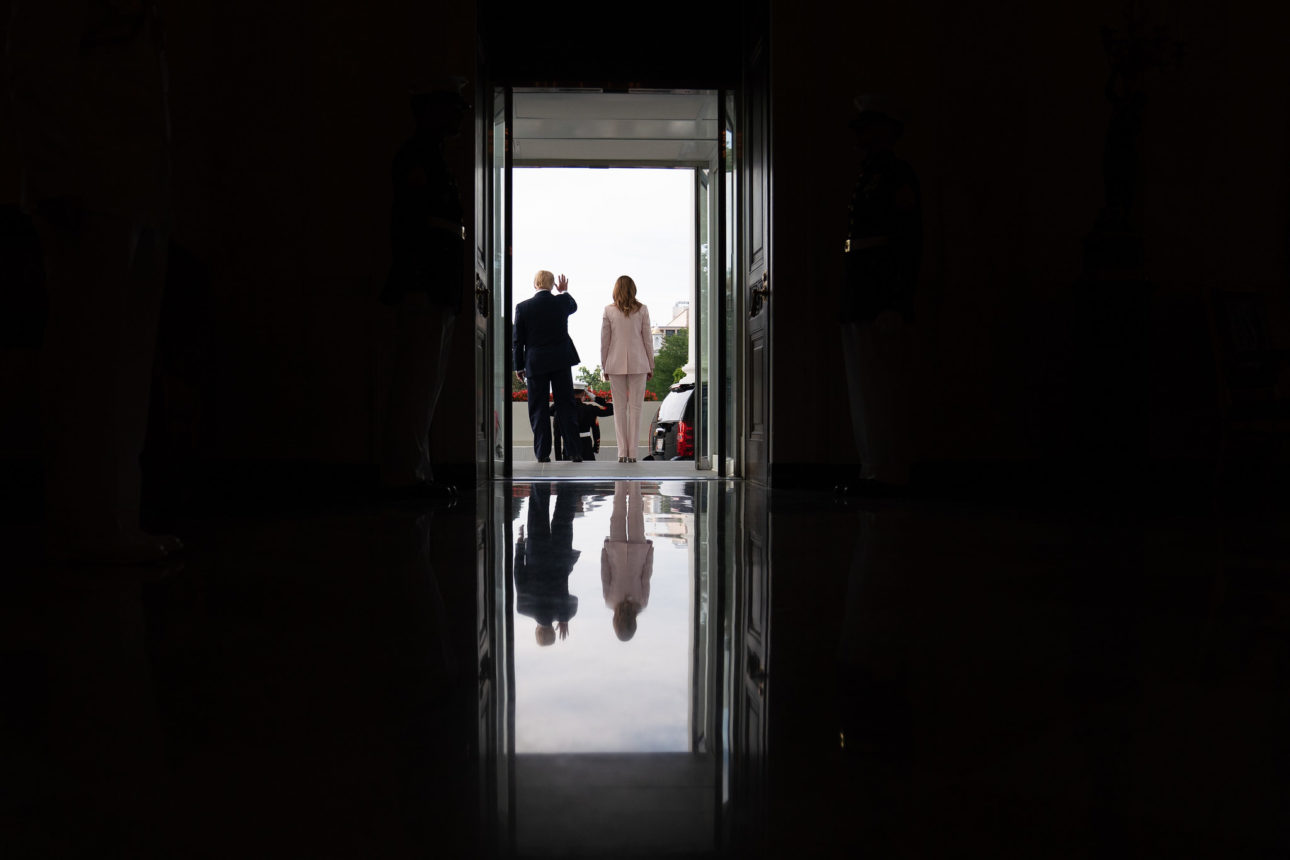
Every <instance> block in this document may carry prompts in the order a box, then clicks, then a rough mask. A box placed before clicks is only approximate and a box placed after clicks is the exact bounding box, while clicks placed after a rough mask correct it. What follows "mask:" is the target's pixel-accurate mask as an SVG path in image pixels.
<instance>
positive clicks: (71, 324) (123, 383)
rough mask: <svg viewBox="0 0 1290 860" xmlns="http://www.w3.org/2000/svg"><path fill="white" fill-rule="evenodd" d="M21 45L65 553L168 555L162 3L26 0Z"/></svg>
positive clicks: (50, 442) (51, 466)
mask: <svg viewBox="0 0 1290 860" xmlns="http://www.w3.org/2000/svg"><path fill="white" fill-rule="evenodd" d="M7 47H8V59H9V86H10V92H11V94H12V97H13V106H14V131H15V132H16V138H17V142H18V146H19V150H20V153H21V158H22V168H23V177H22V183H23V205H24V208H25V209H26V210H27V211H28V212H29V213H30V214H31V216H32V220H33V222H34V224H35V226H36V230H37V232H38V234H39V236H40V242H41V246H42V254H43V258H44V265H45V283H46V286H47V288H48V292H49V315H48V323H47V328H46V332H45V340H44V345H43V351H42V354H41V365H42V368H41V372H42V377H43V378H42V397H43V404H42V411H43V413H44V424H45V457H46V462H45V484H46V487H45V495H46V499H45V501H46V525H47V528H48V540H49V548H50V552H51V555H53V556H56V557H66V558H73V559H76V560H79V561H96V562H137V561H148V560H156V559H159V558H163V557H164V556H165V555H167V554H168V553H170V552H174V551H176V550H178V549H180V548H181V544H180V542H179V541H178V539H176V538H174V537H170V536H164V535H149V534H146V533H144V532H143V531H142V530H141V528H140V523H139V489H140V467H139V456H140V453H141V452H142V449H143V442H144V436H145V432H146V428H147V418H148V400H149V394H150V389H151V383H152V363H153V352H154V348H155V344H156V333H157V321H158V317H159V314H160V309H161V296H162V291H163V285H164V282H165V268H166V248H167V242H168V237H169V233H170V227H171V199H170V198H171V194H170V182H171V179H170V117H169V111H168V105H167V91H166V64H165V53H164V50H163V40H162V31H161V21H160V17H159V15H158V13H157V7H156V4H155V3H153V2H147V0H139V2H135V3H111V2H107V0H15V2H14V3H13V4H12V11H11V13H10V21H9V31H8V46H7Z"/></svg>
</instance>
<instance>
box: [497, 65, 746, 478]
mask: <svg viewBox="0 0 1290 860" xmlns="http://www.w3.org/2000/svg"><path fill="white" fill-rule="evenodd" d="M491 108H492V109H491V111H489V115H490V116H491V117H492V123H493V128H492V130H491V134H488V135H486V137H487V140H488V144H489V145H488V149H489V153H488V156H489V157H488V158H487V160H486V166H487V168H488V170H487V173H488V174H489V176H488V177H487V179H488V181H487V182H486V183H485V185H486V186H487V187H488V189H489V197H490V199H489V200H488V201H487V203H488V206H489V212H490V217H489V219H488V225H489V227H490V233H491V241H490V243H489V247H490V251H491V253H489V254H488V257H489V265H488V266H487V267H486V269H487V271H486V274H487V275H488V278H487V280H488V281H489V286H491V290H486V292H491V296H489V299H490V302H489V303H490V304H491V313H490V314H489V316H490V317H491V321H490V326H489V328H490V332H489V336H488V337H487V339H486V340H487V352H488V353H489V355H488V356H487V357H486V358H485V359H483V360H482V361H481V364H482V366H483V367H485V368H487V374H488V376H489V377H490V378H489V379H487V380H481V381H482V382H484V383H485V384H486V385H487V387H488V388H489V389H491V392H492V397H491V398H490V399H491V401H492V407H493V409H492V412H493V416H492V417H493V420H492V422H491V424H492V433H491V439H490V440H489V444H488V445H487V448H488V450H489V451H490V452H491V461H492V462H491V469H490V476H491V477H494V478H505V477H515V478H544V479H578V478H599V479H603V478H606V477H623V478H669V477H678V478H679V477H687V478H690V479H694V478H705V477H713V478H715V477H736V476H741V475H742V456H741V450H742V445H741V435H740V430H741V427H740V424H741V416H742V413H743V409H742V408H741V403H740V401H741V397H742V394H743V391H742V386H741V378H742V367H743V355H742V352H743V351H742V349H741V348H740V347H741V345H742V343H743V332H742V329H741V328H740V327H741V326H742V324H743V320H744V318H745V317H744V313H743V306H744V300H743V296H742V290H741V279H740V278H739V277H737V276H736V269H737V265H738V259H737V249H738V247H739V245H738V233H737V229H736V228H737V224H738V212H739V209H738V206H737V200H736V193H735V191H736V176H735V170H736V160H735V159H736V152H735V140H736V129H735V125H734V108H735V99H734V94H733V93H731V92H729V91H721V90H666V91H660V90H627V91H619V92H606V91H602V90H599V89H569V88H559V89H544V88H519V87H515V88H511V87H498V88H495V89H494V90H493V99H492V105H491ZM481 160H482V159H481ZM651 186H652V187H653V192H654V193H652V194H651V193H650V189H651ZM561 187H564V188H566V189H567V191H568V193H565V194H562V193H559V189H560V188H561ZM588 188H591V189H594V190H595V192H594V193H592V194H591V195H590V196H588V195H587V193H586V189H588ZM629 194H630V195H635V196H634V197H633V200H635V201H638V202H639V201H647V200H651V199H652V200H653V201H654V204H656V205H655V206H654V208H653V209H652V211H651V212H650V213H648V214H647V216H646V219H645V222H639V221H638V223H637V225H636V226H631V227H628V226H624V228H623V232H624V233H626V234H627V235H625V236H623V237H621V238H622V239H623V241H622V242H620V243H618V248H616V249H610V248H602V247H601V246H603V245H607V244H609V241H610V237H612V234H613V229H612V227H613V225H612V224H603V223H602V224H599V225H596V224H595V217H594V215H593V217H592V219H591V222H588V221H587V217H588V213H587V212H585V211H576V212H570V211H569V207H571V206H577V207H586V206H598V207H603V209H604V213H605V215H606V217H607V218H608V219H609V220H611V221H612V220H614V218H615V216H614V215H613V214H612V213H613V212H615V211H616V212H618V213H619V214H620V215H621V213H622V211H623V210H622V208H621V206H620V207H619V208H618V209H617V210H615V209H614V208H613V205H612V204H613V203H614V199H613V198H615V197H616V196H617V197H623V196H625V195H629ZM642 195H643V196H642ZM617 202H619V203H622V202H623V201H622V200H618V201H617ZM659 207H662V208H659ZM544 208H546V209H547V210H548V211H547V214H546V220H545V221H539V222H536V223H540V224H541V225H542V227H541V228H535V227H534V226H533V225H534V223H535V221H534V218H535V217H537V218H539V219H541V218H542V217H543V216H542V211H543V209H544ZM535 213H536V216H535ZM650 218H654V219H661V220H662V221H663V222H664V223H661V224H656V225H655V227H654V228H653V229H650V228H648V227H642V226H640V224H641V223H646V224H648V221H649V219H650ZM579 220H582V222H583V226H582V227H581V228H579V227H578V226H577V223H576V222H577V221H579ZM566 223H567V224H568V225H569V226H568V232H574V233H577V232H578V231H579V230H580V231H581V232H582V233H584V234H586V235H582V236H579V235H573V236H570V235H568V232H566V233H564V234H563V235H561V233H560V230H561V229H562V228H564V227H565V225H566ZM553 224H554V225H558V226H557V227H555V228H554V230H553V229H552V225H553ZM544 233H545V236H543V235H542V234H544ZM678 233H681V234H684V237H685V238H684V240H683V244H684V246H685V247H684V248H682V249H680V250H679V251H678V249H677V247H676V241H675V240H676V237H677V234H678ZM556 236H559V238H561V239H563V240H564V243H563V244H564V246H565V247H564V249H562V250H560V249H548V248H546V247H544V242H545V243H546V244H552V240H553V237H556ZM580 239H582V240H584V241H585V242H586V244H585V245H584V246H582V251H583V252H581V253H580V252H579V250H578V249H579V240H580ZM664 246H667V247H666V248H665V247H664ZM570 249H572V253H571V251H570ZM548 251H549V252H548ZM561 255H563V256H564V258H563V259H561V258H560V257H561ZM569 257H572V258H573V259H568V258H569ZM663 257H667V258H668V259H666V260H664V259H661V258H663ZM481 262H482V261H481ZM655 264H660V265H655ZM606 267H607V268H606ZM480 268H485V267H480ZM537 268H550V269H553V270H555V271H556V272H557V274H558V273H560V272H561V271H564V272H567V273H569V274H570V283H571V293H572V294H573V295H574V297H575V299H576V300H577V301H578V302H579V311H578V314H577V315H576V316H575V317H574V318H571V321H570V322H571V325H570V331H571V335H572V336H573V337H574V340H575V345H576V346H577V348H578V351H579V354H580V358H581V363H580V366H575V367H574V376H575V382H576V381H578V375H579V369H580V368H581V369H583V372H584V376H586V375H589V374H593V373H594V371H595V369H596V368H597V366H598V364H599V339H598V329H599V321H600V313H599V311H600V309H601V308H602V307H603V306H604V305H605V304H607V303H608V301H609V293H610V287H611V286H612V283H613V279H614V277H616V276H617V275H618V274H624V273H626V274H632V275H633V277H634V278H636V279H637V282H638V284H639V285H640V287H641V290H642V293H641V299H642V300H643V301H645V302H646V304H648V305H649V307H650V313H651V324H652V326H653V329H654V333H655V337H654V342H655V347H656V354H657V352H658V351H659V350H660V349H662V348H663V347H664V346H665V345H666V346H668V347H669V352H673V353H674V352H675V351H676V339H675V338H673V340H672V343H670V344H669V343H668V336H669V334H674V333H675V332H676V331H677V330H678V329H682V328H683V329H685V338H686V340H687V341H688V342H687V343H686V345H685V358H684V361H683V362H681V363H680V366H679V367H676V368H671V369H670V370H671V372H672V373H674V374H675V376H674V378H671V379H667V380H663V379H661V378H660V380H659V381H658V382H659V384H658V385H657V391H656V397H657V400H654V401H652V402H650V401H647V404H646V409H645V410H644V414H643V415H642V421H641V424H642V427H641V437H640V438H639V439H637V445H638V450H639V451H640V456H647V455H653V456H654V457H655V458H656V459H654V460H652V461H642V462H638V463H636V464H632V466H631V468H632V471H631V473H630V474H628V473H626V471H625V470H626V469H627V468H628V467H626V466H624V465H621V464H618V463H617V462H615V460H616V458H615V457H613V453H614V452H613V451H612V450H608V451H607V450H606V448H607V447H608V443H609V442H610V441H614V442H615V444H616V440H613V438H612V436H613V434H612V429H613V428H612V425H613V419H612V418H607V419H605V420H603V421H602V422H601V427H600V430H601V435H602V438H604V440H605V441H604V443H603V444H602V455H601V456H600V457H599V458H598V462H596V463H579V464H573V463H567V462H559V461H555V462H552V463H547V464H539V463H537V462H536V460H535V459H534V458H533V454H532V447H531V439H532V436H531V431H530V428H529V426H528V417H527V404H526V402H525V397H526V392H521V391H517V390H515V389H514V387H513V384H512V380H513V374H512V372H511V370H512V369H511V366H510V363H511V362H510V327H511V321H512V319H513V315H514V307H515V305H516V304H517V303H518V301H520V300H522V299H524V298H527V297H528V295H530V294H531V292H532V290H531V278H532V274H533V271H535V270H536V269H537ZM601 269H603V270H604V271H600V270H601ZM642 271H648V272H650V273H651V274H650V275H647V276H646V277H645V278H644V279H642V278H641V277H640V276H639V274H638V273H639V272H642ZM575 272H578V273H580V274H582V277H575V275H574V273H575ZM654 273H657V274H654ZM652 278H656V282H655V283H651V282H650V281H651V279H652ZM678 281H680V283H678ZM583 329H586V331H583ZM481 340H482V339H481ZM657 360H658V359H656V361H657ZM669 375H671V374H669ZM671 383H675V385H674V386H671V385H670V384H671ZM669 387H675V388H676V389H678V391H677V395H678V396H676V397H673V398H672V399H671V400H668V396H669V393H670V392H669V390H668V388H669ZM685 394H688V401H689V402H686V400H687V398H686V397H684V396H683V395H685ZM678 403H680V404H683V408H682V411H681V413H680V417H679V418H677V420H678V421H679V420H684V421H685V424H686V426H685V428H684V429H685V431H686V434H687V435H686V439H685V442H686V446H685V448H684V449H682V450H681V451H680V452H678V450H677V449H678V446H677V445H676V442H675V435H674V437H673V440H672V441H671V444H670V445H666V446H664V450H662V451H657V452H656V451H655V450H654V448H655V446H654V444H653V443H654V439H653V438H652V437H651V435H650V430H651V429H652V424H651V421H650V419H651V418H653V417H654V415H656V414H657V413H658V411H659V410H660V408H663V407H664V406H665V404H670V405H671V407H672V409H673V411H675V408H676V405H677V404H678ZM671 417H672V416H670V415H668V414H667V413H666V412H665V413H664V418H663V420H661V421H660V422H659V423H660V424H661V425H666V422H667V420H668V419H670V418H671ZM488 423H490V422H487V421H484V422H483V424H484V426H485V427H486V426H487V424H488ZM678 429H680V428H678V426H677V425H673V434H676V432H677V430H678ZM607 430H608V431H609V432H608V433H606V431H607ZM481 447H483V446H481ZM606 454H607V455H608V456H606ZM675 456H680V457H682V459H672V457H675ZM665 457H666V458H667V459H664V458H665Z"/></svg>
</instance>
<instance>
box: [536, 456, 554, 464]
mask: <svg viewBox="0 0 1290 860" xmlns="http://www.w3.org/2000/svg"><path fill="white" fill-rule="evenodd" d="M538 462H539V463H550V462H551V458H550V457H538Z"/></svg>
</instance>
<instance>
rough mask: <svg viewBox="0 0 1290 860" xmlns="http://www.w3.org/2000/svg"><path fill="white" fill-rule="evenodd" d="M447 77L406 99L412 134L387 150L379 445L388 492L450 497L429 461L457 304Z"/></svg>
mask: <svg viewBox="0 0 1290 860" xmlns="http://www.w3.org/2000/svg"><path fill="white" fill-rule="evenodd" d="M463 85H464V80H463V79H460V78H451V79H449V80H446V81H442V82H440V83H439V84H437V85H436V86H435V87H433V88H431V89H429V90H428V91H424V92H414V93H413V94H412V97H411V106H412V114H413V116H414V118H415V119H416V133H415V134H414V135H413V136H412V138H411V139H410V140H408V141H407V142H405V143H404V144H403V145H402V146H401V147H399V151H398V152H397V153H396V154H395V156H394V162H393V166H392V168H391V179H392V181H393V186H394V189H393V190H394V201H393V206H392V210H391V213H390V246H391V254H392V261H391V266H390V273H389V276H388V277H387V278H386V282H385V289H384V290H383V291H382V293H381V301H382V302H384V303H385V304H387V305H389V306H391V307H393V308H394V309H395V312H396V315H397V319H396V322H395V349H394V359H393V368H392V376H391V379H390V391H389V395H388V396H389V399H388V401H387V403H386V410H385V429H384V437H383V439H382V450H381V483H382V484H383V485H384V486H385V487H387V488H388V489H389V490H390V491H392V492H394V493H396V494H407V495H411V496H421V497H427V498H442V497H447V496H451V495H452V494H453V493H454V492H455V490H454V488H452V487H449V486H446V485H443V484H437V483H435V481H434V473H433V469H432V468H431V464H430V425H431V424H432V423H433V421H434V414H435V406H436V405H437V404H438V402H439V394H440V392H441V391H442V390H443V383H444V379H445V378H446V374H447V370H448V354H449V351H450V349H451V346H452V332H453V326H454V324H455V322H456V320H457V314H458V312H459V311H460V309H461V303H462V294H463V290H464V288H465V287H464V282H463V273H464V270H465V261H464V254H465V250H464V249H465V235H466V234H465V228H464V227H463V225H462V205H461V195H460V193H459V191H458V189H457V183H456V181H455V180H454V179H453V176H452V171H451V170H449V168H448V162H447V160H446V159H445V158H444V151H443V147H444V141H445V140H446V139H447V138H449V137H455V136H456V135H457V134H458V131H459V129H460V126H461V119H462V117H463V116H464V114H465V112H466V111H467V110H468V109H469V105H468V103H467V102H466V100H465V99H463V98H462V96H461V94H460V90H461V87H462V86H463Z"/></svg>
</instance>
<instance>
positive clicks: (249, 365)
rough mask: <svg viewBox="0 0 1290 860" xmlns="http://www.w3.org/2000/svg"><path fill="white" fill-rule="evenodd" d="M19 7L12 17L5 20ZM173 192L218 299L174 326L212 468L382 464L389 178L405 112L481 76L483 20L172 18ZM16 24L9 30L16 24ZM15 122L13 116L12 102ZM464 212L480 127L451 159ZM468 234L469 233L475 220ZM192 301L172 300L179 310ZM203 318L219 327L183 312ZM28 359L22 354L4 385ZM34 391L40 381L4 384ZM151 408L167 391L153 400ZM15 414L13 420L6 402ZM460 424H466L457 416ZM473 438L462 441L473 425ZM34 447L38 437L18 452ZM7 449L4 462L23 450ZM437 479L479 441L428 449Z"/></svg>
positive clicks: (8, 151) (442, 15)
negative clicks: (473, 142)
mask: <svg viewBox="0 0 1290 860" xmlns="http://www.w3.org/2000/svg"><path fill="white" fill-rule="evenodd" d="M6 6H7V4H6ZM161 6H162V12H163V15H164V20H165V25H166V38H167V60H168V68H169V73H170V107H171V118H172V128H173V135H172V142H173V160H174V177H175V200H174V233H173V237H172V238H173V240H174V242H175V243H177V244H179V245H181V246H183V247H184V248H185V249H187V250H188V251H190V252H191V253H192V255H193V256H194V257H195V265H196V266H197V268H198V269H199V270H200V271H201V272H202V273H204V275H205V276H207V277H208V279H209V283H208V284H207V285H206V286H204V287H202V289H207V290H209V293H210V295H209V296H206V297H204V298H203V299H202V300H201V301H197V299H196V298H195V297H191V296H190V297H189V298H190V299H192V301H186V302H180V304H181V306H184V307H187V308H188V312H183V313H179V314H178V315H177V316H170V317H167V318H165V319H163V330H164V329H166V328H167V326H169V328H170V334H171V335H172V336H173V337H176V338H178V339H180V340H185V339H188V340H192V339H205V340H206V341H207V342H209V343H211V344H212V349H211V350H210V351H209V353H208V354H206V355H205V356H204V357H203V361H204V362H205V363H206V365H207V367H206V368H205V372H204V373H202V374H199V375H201V376H202V379H203V384H204V386H205V390H202V391H200V392H198V393H197V394H196V395H195V396H197V397H198V398H199V399H201V400H203V401H204V409H203V411H202V412H201V418H200V419H199V420H201V421H203V422H205V423H206V424H208V425H209V426H207V427H205V428H203V429H204V434H203V435H204V436H205V438H207V440H208V442H209V445H208V450H206V451H205V452H204V453H206V454H207V455H210V456H214V457H217V458H220V459H231V460H261V459H270V460H276V459H300V460H313V461H323V462H338V463H361V462H367V461H370V460H371V459H372V458H373V455H374V445H375V439H376V438H377V437H376V434H377V432H378V421H379V404H380V402H381V397H382V394H383V391H382V385H381V380H382V378H383V376H384V373H383V371H384V370H385V366H386V363H387V362H388V360H389V355H388V350H387V348H386V346H385V345H386V344H388V343H389V340H390V338H389V330H390V325H391V322H392V320H391V318H390V316H389V312H388V311H386V310H384V309H383V307H382V306H381V305H380V304H379V302H378V301H377V296H378V294H379V292H380V289H381V286H382V284H383V282H384V278H385V275H386V271H387V268H388V264H389V238H388V230H389V207H390V161H391V158H392V156H393V155H394V152H395V150H396V149H397V147H398V146H399V145H400V144H401V143H402V142H403V141H404V140H405V139H406V138H407V137H408V136H409V135H410V134H411V132H412V118H411V114H410V112H409V108H408V98H407V94H408V91H409V87H410V86H412V85H427V84H432V83H433V82H434V81H435V80H436V79H438V78H440V77H442V76H443V75H445V74H448V73H454V74H460V75H462V76H464V77H467V78H469V79H470V81H471V83H469V84H468V85H467V92H469V91H470V87H472V86H473V79H474V77H475V54H476V51H475V38H474V34H475V6H474V4H473V3H470V2H466V3H458V4H438V3H426V2H418V0H398V2H382V3H373V4H352V3H341V2H335V0H323V2H315V1H314V0H310V2H303V0H300V2H289V3H273V4H267V5H266V4H263V3H251V2H244V0H233V2H221V3H175V4H165V3H163V4H161ZM7 19H8V16H7V15H5V20H6V21H7ZM4 110H5V112H4V113H0V118H5V117H7V112H8V101H7V98H6V99H5V108H4ZM0 141H3V142H0V157H2V158H3V161H2V168H0V180H2V181H3V184H2V185H0V195H2V196H3V200H4V201H11V202H12V201H16V200H17V198H18V183H17V176H18V171H17V166H16V165H17V153H16V152H15V151H13V149H12V147H11V135H9V134H4V135H0ZM449 158H450V160H452V161H453V163H454V166H455V167H456V168H458V169H457V175H458V177H459V181H460V182H461V184H462V188H463V197H464V198H465V203H466V205H467V206H468V207H469V206H471V205H473V200H472V198H471V194H470V176H471V175H472V173H471V171H472V163H471V148H470V133H469V125H468V124H467V127H466V133H465V134H464V135H463V136H462V137H461V138H459V139H458V140H457V141H455V142H453V143H452V144H450V147H449ZM466 223H467V224H470V223H473V219H472V217H471V216H470V214H469V212H468V214H467V217H466ZM187 289H196V287H193V285H192V284H185V283H179V284H173V283H172V284H171V285H170V291H169V294H168V297H167V301H168V302H169V301H171V300H172V298H173V299H178V298H179V297H181V296H183V294H184V293H185V291H186V290H187ZM195 304H199V305H201V306H202V308H203V309H204V310H206V311H208V312H207V313H202V314H196V313H193V312H191V306H192V305H195ZM456 334H457V337H456V344H455V348H456V352H455V354H454V367H455V368H463V367H464V368H466V370H465V371H463V373H464V380H465V381H464V384H463V385H460V386H450V390H449V391H448V392H446V393H445V396H444V398H443V400H442V401H441V403H442V405H443V407H444V411H445V413H453V412H455V413H457V414H469V408H470V398H471V396H472V388H471V385H470V383H469V378H470V372H469V367H470V364H469V362H470V337H469V326H468V325H465V326H458V331H457V333H456ZM32 360H34V352H33V351H32V350H30V349H28V350H26V351H25V353H24V354H23V355H17V354H16V353H10V354H8V355H7V357H6V360H5V365H6V369H10V368H14V367H18V366H19V365H20V364H21V365H22V367H26V364H28V363H30V361H32ZM5 383H6V387H7V389H8V391H9V392H14V391H18V390H21V391H22V392H25V393H26V395H29V396H24V397H23V400H22V403H23V404H24V405H23V407H22V414H20V415H19V414H15V415H6V419H8V418H10V417H12V418H14V419H15V421H16V422H18V423H21V424H23V425H24V426H28V427H30V426H34V424H35V416H34V415H33V414H32V411H33V410H32V408H31V407H32V405H34V402H35V401H34V385H35V380H34V378H33V375H32V374H31V373H28V372H21V373H6V375H5ZM154 396H155V391H154ZM6 402H8V403H12V402H14V401H13V399H12V398H10V397H6ZM463 410H464V412H463ZM467 423H468V422H467ZM32 435H33V434H31V433H26V434H23V435H22V439H28V438H29V437H31V436H32ZM10 436H15V438H17V437H16V434H8V433H7V434H6V438H5V440H4V441H5V443H6V451H5V452H4V456H6V457H14V456H28V455H30V454H31V453H33V452H32V451H31V450H30V447H31V446H30V445H26V444H19V443H18V442H13V443H12V444H11V440H10V438H9V437H10ZM435 441H436V446H437V448H438V449H439V451H438V453H439V457H440V459H441V460H447V461H461V462H469V461H470V460H471V459H472V458H473V450H472V448H471V443H470V439H469V435H468V433H465V434H461V435H460V437H459V436H457V435H455V434H450V433H436V434H435Z"/></svg>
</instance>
